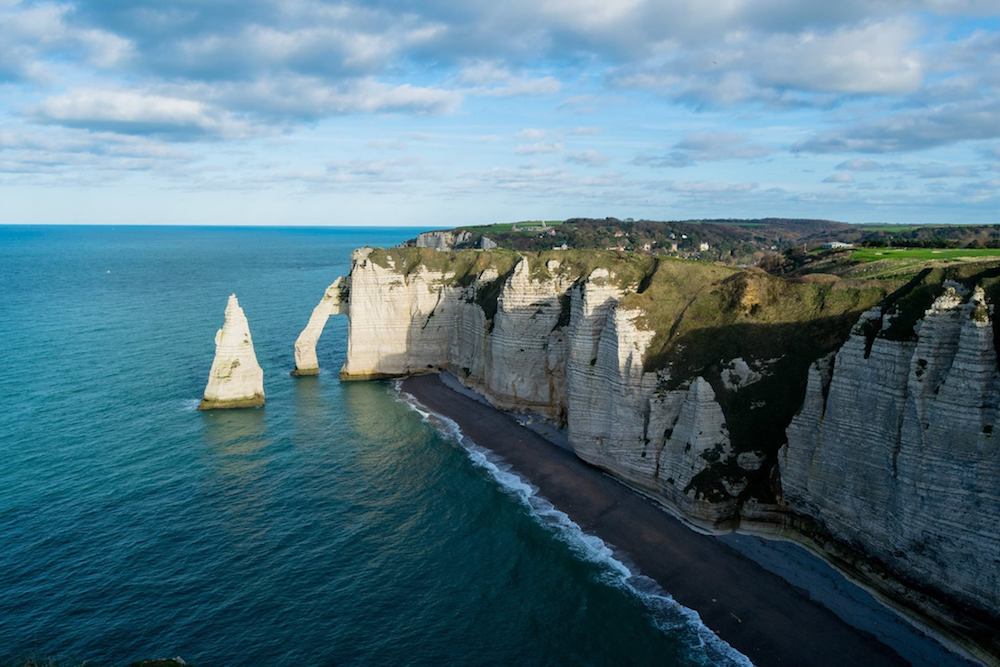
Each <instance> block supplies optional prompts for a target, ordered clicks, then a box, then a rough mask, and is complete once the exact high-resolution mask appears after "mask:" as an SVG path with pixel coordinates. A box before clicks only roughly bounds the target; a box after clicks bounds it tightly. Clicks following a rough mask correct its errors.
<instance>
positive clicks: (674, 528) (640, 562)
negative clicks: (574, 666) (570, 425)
mask: <svg viewBox="0 0 1000 667" xmlns="http://www.w3.org/2000/svg"><path fill="white" fill-rule="evenodd" d="M401 389H402V391H404V392H405V393H407V394H410V395H412V396H413V397H414V398H416V399H417V400H418V401H419V402H420V403H421V404H423V405H424V406H425V407H427V408H428V409H430V410H432V411H434V412H436V413H439V414H441V415H443V416H445V417H447V418H449V419H451V420H453V421H454V422H456V423H457V424H458V425H459V427H460V428H461V429H462V431H463V432H464V433H465V434H466V435H467V436H468V437H469V438H470V439H471V440H473V441H474V442H475V443H476V444H478V445H479V446H481V447H484V448H485V449H488V450H490V451H491V452H493V453H495V454H496V455H498V456H500V457H501V458H502V459H503V460H504V461H505V462H506V463H507V464H509V465H511V466H512V468H513V469H514V470H515V471H516V472H517V473H518V474H519V475H520V476H522V477H523V478H524V479H525V480H527V481H528V482H530V483H531V484H532V485H534V486H536V487H538V489H539V494H540V495H541V496H543V497H545V498H546V499H547V500H548V501H550V502H551V503H552V504H553V505H555V506H556V507H558V508H559V509H560V510H561V511H563V512H565V513H566V514H567V515H568V516H569V517H570V518H571V519H572V520H573V521H574V522H576V523H577V524H578V525H579V526H580V527H581V529H583V530H584V531H586V532H587V533H590V534H593V535H596V536H597V537H599V538H601V539H602V540H604V541H605V542H606V543H607V544H608V545H609V546H611V547H613V548H614V549H615V550H616V551H620V552H621V553H622V554H623V556H624V557H625V558H627V560H628V561H629V562H631V563H634V564H635V566H636V567H637V568H638V570H639V572H641V574H643V575H645V576H648V577H650V578H651V579H653V580H655V581H656V582H657V583H658V584H659V585H660V586H661V587H662V588H663V590H665V591H667V592H669V593H670V594H671V596H673V598H674V599H675V600H676V601H677V602H678V603H679V604H681V605H683V606H685V607H687V608H689V609H692V610H694V611H695V612H697V613H698V615H699V616H700V617H701V620H702V622H703V623H704V625H705V626H707V627H708V628H709V629H710V630H712V631H713V632H714V633H716V634H717V635H718V636H719V637H721V638H722V639H723V640H724V641H726V642H727V643H729V644H730V645H731V646H732V647H733V648H734V649H736V650H737V651H739V652H741V653H743V654H744V655H745V656H747V657H748V658H749V659H750V660H752V661H753V662H754V664H756V665H761V666H766V665H791V664H810V665H830V666H833V665H844V664H864V665H899V664H908V663H912V664H935V665H940V664H942V658H944V662H945V663H951V664H959V665H960V664H969V663H967V662H966V661H965V660H963V659H962V658H961V657H960V656H958V655H957V654H953V653H950V652H949V651H948V650H947V649H945V648H944V647H943V646H941V645H940V644H938V643H937V642H936V641H935V640H933V639H931V638H929V637H927V636H925V635H923V634H922V633H920V632H919V631H917V630H915V629H913V628H912V627H911V626H909V624H907V622H906V621H905V620H903V619H899V618H897V617H896V615H895V614H894V613H893V612H892V611H890V610H889V609H886V608H884V607H882V605H881V603H880V602H878V601H874V607H877V609H876V608H873V607H872V605H870V604H867V601H866V602H865V604H860V603H851V604H855V607H851V605H850V604H847V603H845V602H844V600H847V599H848V598H849V597H850V596H844V595H843V594H842V593H839V595H840V596H841V598H843V599H842V600H840V601H839V602H838V604H840V606H841V607H844V606H845V604H846V605H847V606H846V612H845V609H844V608H841V609H840V610H839V613H841V614H844V613H847V615H848V617H852V616H854V615H862V616H864V617H865V618H864V619H863V621H864V622H863V623H861V624H860V625H862V626H865V625H867V627H866V628H865V629H859V628H858V627H856V625H857V624H855V623H848V622H846V621H844V620H843V619H842V618H841V617H840V616H838V615H837V613H835V612H834V611H831V610H830V609H828V608H827V607H826V606H824V604H821V603H820V602H817V601H816V600H815V599H813V595H812V593H815V591H813V590H807V589H808V588H809V586H806V587H803V585H802V582H801V581H798V582H795V583H789V581H786V578H784V577H782V576H780V575H779V574H776V573H775V571H774V568H773V567H764V566H763V565H762V564H761V563H759V562H757V561H756V560H755V559H753V558H752V557H750V556H748V555H746V554H745V553H743V552H742V551H741V550H740V549H738V548H737V547H736V546H734V545H733V544H727V543H726V541H725V540H722V539H720V538H719V537H717V536H714V535H711V534H705V533H702V532H701V531H697V530H693V529H692V527H691V526H690V525H689V524H688V523H687V522H684V521H682V520H680V519H679V518H677V517H676V516H674V515H673V514H670V513H667V512H665V511H663V507H662V504H661V503H657V502H655V501H654V500H651V499H650V498H649V497H648V496H646V495H645V494H641V493H638V492H636V491H635V490H634V489H632V488H631V487H629V486H626V485H624V484H622V483H621V482H619V481H618V480H616V479H614V478H613V477H611V476H610V475H608V474H606V473H605V472H603V471H601V470H599V469H598V468H596V467H594V466H591V465H589V464H587V463H586V462H584V461H583V460H581V459H579V458H578V457H577V456H576V455H575V454H573V453H572V452H571V451H568V450H566V449H563V448H561V447H558V446H556V445H555V444H553V443H551V442H549V441H548V440H547V439H546V438H544V437H543V435H541V434H539V433H537V432H536V431H535V430H534V429H530V428H528V427H526V426H525V425H523V424H521V423H518V421H517V420H515V419H514V418H513V417H512V416H511V415H509V414H507V413H505V412H502V411H500V410H497V409H496V408H493V407H491V406H489V405H488V404H486V403H485V401H482V400H477V399H476V397H474V396H469V395H468V393H467V392H460V391H456V389H455V388H453V387H450V386H448V384H447V382H446V381H445V380H444V379H442V378H440V377H439V376H438V375H436V374H428V375H419V376H412V377H408V378H405V379H404V380H403V381H402V384H401ZM740 537H741V538H743V539H747V540H751V539H757V540H761V541H765V540H763V538H760V537H750V536H748V535H746V534H743V535H741V536H740ZM786 544H788V546H789V547H790V548H792V549H799V550H800V551H801V553H800V554H795V558H798V559H799V560H800V561H801V559H803V558H809V559H815V560H816V561H818V562H819V563H822V565H823V566H824V567H825V568H828V569H829V570H830V571H831V572H836V570H834V569H833V568H832V567H831V566H830V565H828V564H827V563H825V562H824V561H822V559H819V558H818V557H816V556H815V555H813V554H811V553H809V552H808V551H806V550H805V549H804V548H802V547H799V546H798V545H794V544H793V543H786ZM795 558H786V559H785V560H787V561H789V562H791V561H793V560H795ZM806 562H808V561H806ZM809 564H810V565H811V564H812V563H809ZM799 568H800V569H806V570H809V569H810V568H809V567H806V568H802V567H801V565H800V566H799ZM779 569H780V568H779ZM814 569H815V570H816V571H818V569H819V568H814ZM805 574H806V575H808V576H807V577H806V578H807V579H808V577H809V576H812V577H813V578H814V579H817V580H818V581H820V583H822V586H825V587H826V588H827V589H836V588H839V586H838V584H840V583H841V582H840V581H837V580H836V579H835V578H834V579H831V578H830V577H829V575H828V574H826V573H824V574H823V576H825V577H826V579H823V578H822V577H817V576H816V573H815V572H812V571H811V570H810V572H806V573H805ZM841 576H842V575H841ZM830 581H833V582H834V583H833V584H831V583H830ZM843 582H846V583H847V584H848V585H849V586H851V587H853V586H855V584H854V583H853V582H849V581H848V580H846V579H844V580H843ZM809 583H810V584H813V585H815V584H816V583H817V582H816V581H810V582H809ZM822 586H821V587H822ZM858 590H863V589H860V587H858ZM817 597H818V598H820V599H823V598H824V595H819V596H817ZM826 597H831V596H830V595H827V596H826ZM833 597H836V596H833ZM866 605H867V606H866ZM888 617H891V619H892V621H891V622H890V620H889V618H888ZM894 624H895V625H905V626H906V627H907V628H910V629H909V632H910V633H911V634H910V635H907V631H905V630H899V629H898V628H895V629H894V628H889V629H890V630H893V631H894V632H896V634H897V635H900V636H897V637H896V643H897V645H898V644H899V642H900V641H902V642H903V648H904V649H909V650H903V653H906V654H907V657H905V658H904V657H903V656H902V655H901V654H900V652H899V651H898V650H895V649H894V648H892V647H890V646H889V645H887V644H886V643H884V642H883V641H881V640H880V639H879V638H876V636H875V635H874V634H872V631H869V629H868V628H872V630H873V631H875V632H879V633H880V634H885V632H884V629H885V628H887V627H888V626H891V625H894ZM900 637H902V639H900ZM914 637H916V639H914ZM910 643H915V644H916V646H910V645H909V644H910ZM921 644H924V646H921ZM831 646H836V647H837V651H836V652H835V655H833V653H834V652H832V651H830V647H831ZM949 658H950V660H949Z"/></svg>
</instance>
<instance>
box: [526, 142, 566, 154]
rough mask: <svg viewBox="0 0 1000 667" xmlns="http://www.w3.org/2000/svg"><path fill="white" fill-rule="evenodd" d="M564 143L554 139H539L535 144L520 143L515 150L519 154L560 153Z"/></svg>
mask: <svg viewBox="0 0 1000 667" xmlns="http://www.w3.org/2000/svg"><path fill="white" fill-rule="evenodd" d="M562 149H563V145H562V144H561V143H558V142H554V141H539V142H535V143H533V144H519V145H517V146H515V147H514V152H515V153H517V154H518V155H542V154H546V153H559V152H561V151H562Z"/></svg>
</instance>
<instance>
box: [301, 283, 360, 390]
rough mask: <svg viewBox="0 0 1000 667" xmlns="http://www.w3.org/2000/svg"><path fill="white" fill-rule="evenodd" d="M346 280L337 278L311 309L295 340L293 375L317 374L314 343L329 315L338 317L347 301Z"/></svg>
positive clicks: (317, 364)
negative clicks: (307, 319) (303, 326)
mask: <svg viewBox="0 0 1000 667" xmlns="http://www.w3.org/2000/svg"><path fill="white" fill-rule="evenodd" d="M348 285H349V283H348V279H347V278H337V279H336V280H335V281H333V284H332V285H330V286H329V287H327V288H326V291H325V292H324V293H323V298H322V299H320V301H319V303H318V304H317V305H316V307H315V308H313V311H312V315H310V316H309V322H308V323H307V324H306V326H305V328H304V329H303V330H302V333H300V334H299V337H298V338H296V339H295V370H294V371H292V374H293V375H316V374H317V373H319V360H318V359H317V358H316V342H317V341H318V340H319V337H320V335H322V333H323V327H325V326H326V321H327V319H329V317H330V315H338V314H340V313H341V312H342V311H341V305H342V304H344V303H345V302H346V301H347V297H348V294H349V291H348V290H349V287H348Z"/></svg>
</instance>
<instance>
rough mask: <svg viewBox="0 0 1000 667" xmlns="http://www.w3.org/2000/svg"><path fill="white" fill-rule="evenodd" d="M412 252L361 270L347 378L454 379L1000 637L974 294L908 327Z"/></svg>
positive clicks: (984, 327) (751, 295)
mask: <svg viewBox="0 0 1000 667" xmlns="http://www.w3.org/2000/svg"><path fill="white" fill-rule="evenodd" d="M416 250H417V249H414V248H406V249H397V250H393V251H379V250H372V249H362V250H359V251H356V252H355V254H354V257H353V263H352V269H351V274H350V276H349V280H350V295H349V298H347V299H346V303H344V302H343V300H342V301H341V305H340V306H339V311H340V312H345V313H346V314H347V315H348V316H349V319H350V327H349V333H348V351H347V359H346V361H345V363H344V366H343V368H342V370H341V377H343V378H345V379H359V378H371V377H393V376H400V375H407V374H414V373H424V372H435V371H438V370H447V371H450V372H451V373H453V374H454V375H455V376H456V377H457V378H458V379H459V380H460V381H461V382H463V383H464V384H465V385H466V386H468V387H470V388H472V389H475V390H476V391H478V392H479V393H481V394H482V395H483V396H484V397H485V398H486V399H487V400H489V401H490V402H491V403H493V404H494V405H495V406H497V407H500V408H503V409H506V410H513V411H527V412H531V413H534V414H538V415H542V416H544V417H546V418H547V419H549V420H550V421H551V422H553V423H555V424H556V425H559V426H563V427H565V429H566V434H567V437H568V441H569V443H570V445H571V446H572V448H573V450H574V451H575V452H576V454H577V455H578V456H580V457H581V458H583V459H584V460H586V461H588V462H590V463H593V464H594V465H597V466H600V467H601V468H604V469H606V470H607V471H609V472H610V473H611V474H613V475H615V476H616V477H618V478H619V479H622V480H623V481H626V482H627V483H629V484H631V485H633V486H634V487H637V488H639V489H641V490H643V491H645V492H647V493H649V494H650V495H651V496H653V497H654V498H656V499H658V500H660V501H661V502H662V503H664V504H665V505H666V506H667V507H668V508H670V509H672V510H673V511H674V512H675V513H677V514H679V515H680V516H682V517H684V518H685V519H687V520H689V521H691V522H692V523H695V524H697V525H699V526H700V527H703V528H707V529H727V528H735V527H740V526H743V527H750V526H756V527H758V528H759V529H760V530H762V531H765V532H768V533H779V534H782V535H783V536H785V537H790V538H793V539H799V540H800V541H802V542H804V543H807V544H809V545H810V546H812V547H813V548H816V549H817V550H820V551H823V552H824V553H827V555H828V556H830V558H831V561H832V562H836V563H839V564H840V565H844V563H847V562H849V561H850V560H851V559H855V561H856V562H862V561H863V562H867V563H872V564H878V566H877V567H874V566H873V567H872V568H868V569H865V568H854V569H852V570H851V572H852V574H855V575H858V576H862V577H863V578H865V581H866V583H868V584H869V585H871V586H872V587H873V588H874V589H876V590H878V591H879V592H880V593H881V594H883V595H884V596H886V599H891V600H894V601H895V602H899V603H900V605H901V606H904V607H906V608H907V609H910V610H917V611H918V612H920V613H922V614H923V613H925V612H927V613H930V612H929V611H928V610H930V609H932V608H933V609H936V610H940V609H943V608H944V609H952V610H954V609H962V610H966V611H968V610H971V611H970V612H969V613H971V614H973V615H975V616H976V617H977V618H980V619H986V621H985V627H988V626H989V624H990V623H991V622H992V620H995V619H997V609H1000V595H998V574H997V573H998V572H1000V533H998V531H997V530H996V526H997V525H998V522H1000V490H998V483H997V481H996V480H998V479H1000V468H998V456H1000V455H998V448H997V447H996V445H995V443H994V442H993V439H992V438H993V432H994V431H995V430H996V428H997V427H998V426H1000V424H998V420H1000V410H998V403H1000V374H998V372H997V367H998V366H997V357H996V351H995V347H994V332H993V320H994V318H993V315H992V311H991V306H989V305H988V303H987V297H986V294H985V293H984V291H983V290H982V289H979V288H977V289H974V290H973V289H971V287H969V288H967V287H963V284H968V285H971V284H972V283H970V282H969V281H968V280H966V281H965V283H962V284H959V283H946V284H945V289H944V290H943V293H940V294H939V296H938V298H937V299H936V300H934V301H933V303H932V304H931V305H930V308H926V305H924V306H921V308H920V309H919V310H917V311H913V309H912V308H910V310H908V311H906V312H903V311H904V310H905V309H903V308H901V307H899V304H898V303H897V304H895V305H893V303H895V302H892V301H891V299H886V297H887V291H885V290H884V289H882V288H878V287H873V286H872V284H871V283H870V282H866V283H863V284H861V285H839V284H835V283H836V281H834V283H830V282H826V283H823V284H820V283H818V282H812V283H811V282H809V281H797V282H796V281H787V282H786V281H782V280H780V279H777V278H774V277H771V276H767V275H766V274H763V273H762V272H754V271H745V272H736V271H732V270H730V269H724V268H719V267H713V266H712V265H709V264H706V263H697V264H694V263H681V262H672V263H668V262H669V260H667V261H665V262H662V263H660V264H659V265H656V266H654V267H653V268H650V267H649V266H646V267H645V268H644V271H645V273H644V274H640V273H636V272H635V271H633V270H632V269H634V268H635V267H634V266H633V265H629V264H628V261H627V259H622V256H619V255H614V254H608V255H607V256H603V255H602V256H601V260H602V261H606V262H607V264H606V265H603V266H602V265H599V264H598V265H596V266H595V264H594V263H593V262H591V263H587V262H586V261H581V259H580V258H579V257H576V258H575V259H573V257H574V256H573V255H572V254H570V253H552V254H549V255H547V256H546V255H544V254H543V255H527V256H524V257H520V258H517V257H516V256H513V255H512V253H509V252H508V251H497V253H496V254H490V253H476V252H475V251H471V250H469V251H461V252H452V253H436V252H425V253H422V254H421V253H420V252H417V253H412V252H410V253H407V252H404V251H416ZM505 252H506V253H507V254H506V255H505V254H502V253H505ZM462 253H468V254H462ZM563 257H564V258H565V259H562V258H563ZM505 258H506V259H505ZM630 266H631V268H630ZM939 280H940V279H939ZM657 281H659V282H657ZM973 282H974V281H973ZM936 285H937V287H935V289H939V288H940V287H941V285H940V283H937V284H936ZM906 289H909V287H907V288H906ZM904 291H906V290H903V289H901V290H899V292H900V293H902V292H904ZM896 296H898V295H894V296H893V298H896ZM883 299H886V300H885V301H884V302H883ZM879 302H883V303H884V306H883V307H876V308H871V306H872V305H873V304H876V303H879ZM866 309H867V310H866ZM924 309H926V312H925V313H923V317H922V319H921V318H920V317H919V313H920V312H923V310H924ZM914 312H916V315H914V314H913V313H914ZM859 315H860V318H859ZM911 319H914V320H920V321H918V322H917V324H916V325H915V327H913V333H912V335H910V333H909V328H908V327H909V325H910V324H912V322H911V321H910V320H911ZM904 320H905V322H904ZM853 322H856V324H855V325H854V327H853V330H852V329H851V324H852V323H853ZM317 335H318V333H317ZM664 341H667V343H665V342H664ZM651 360H655V363H651ZM786 427H787V428H786ZM786 438H787V445H786ZM765 524H766V525H765ZM847 569H848V568H846V566H845V571H846V570H847ZM859 572H860V574H858V573H859ZM869 575H871V576H869ZM935 613H937V612H935ZM962 613H963V614H964V613H965V611H963V612H962ZM935 618H938V619H939V620H940V619H941V618H943V617H942V615H941V614H937V616H935ZM991 619H992V620H991ZM946 625H947V624H946ZM958 625H961V624H958ZM958 625H955V624H951V625H948V628H947V631H948V632H951V631H955V632H957V633H958V635H961V633H962V632H963V631H964V630H963V629H962V628H961V627H959V628H958V630H955V628H956V627H958ZM980 627H984V626H983V625H981V626H980ZM975 641H977V642H980V644H981V643H982V642H981V637H980V639H977V640H975ZM988 650H992V649H988Z"/></svg>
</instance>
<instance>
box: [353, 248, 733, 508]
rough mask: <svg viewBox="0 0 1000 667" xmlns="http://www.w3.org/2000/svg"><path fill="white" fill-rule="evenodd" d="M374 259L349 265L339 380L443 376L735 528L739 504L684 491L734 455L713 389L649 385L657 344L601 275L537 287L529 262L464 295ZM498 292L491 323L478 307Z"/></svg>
mask: <svg viewBox="0 0 1000 667" xmlns="http://www.w3.org/2000/svg"><path fill="white" fill-rule="evenodd" d="M369 252H370V251H368V250H361V251H357V252H356V254H355V256H354V263H353V266H352V270H351V276H350V281H351V288H350V299H349V302H348V304H347V307H346V312H347V313H348V315H349V317H350V320H351V326H350V330H349V334H348V355H347V361H346V363H345V364H344V367H343V370H342V371H341V376H342V377H344V378H348V379H350V378H370V377H386V376H395V375H404V374H408V373H419V372H427V371H429V370H436V369H447V370H449V371H451V372H452V373H454V374H455V376H456V377H458V378H459V379H460V380H461V381H462V382H463V383H465V384H466V385H468V386H470V387H472V388H474V389H476V390H477V391H479V392H480V393H482V394H483V395H484V396H486V397H487V399H488V400H490V401H491V402H492V403H493V404H494V405H496V406H497V407H500V408H503V409H507V410H515V411H531V412H534V413H538V414H541V415H544V416H545V417H547V418H549V419H551V420H552V421H554V422H556V423H557V424H564V425H566V426H567V427H568V435H569V440H570V442H571V443H572V445H573V447H574V449H575V451H576V453H577V454H578V455H579V456H580V457H581V458H583V459H585V460H587V461H589V462H591V463H594V464H596V465H599V466H602V467H604V468H607V469H608V470H610V471H612V472H614V473H616V474H619V475H620V476H622V477H624V478H626V479H628V480H629V481H631V482H633V483H635V484H637V485H640V486H643V487H644V488H646V489H648V490H649V491H652V492H655V493H660V494H663V495H665V496H666V497H668V498H669V499H670V500H671V501H672V502H674V503H676V504H679V505H681V506H684V507H685V508H686V510H687V511H689V512H690V513H691V514H692V516H694V517H696V518H698V519H702V520H705V521H708V522H716V521H718V520H720V519H721V518H724V517H726V516H729V515H731V514H732V512H733V508H734V505H733V504H732V503H729V504H726V503H722V504H719V503H715V504H713V503H710V502H705V501H703V500H702V499H698V498H696V494H695V492H694V491H693V490H692V489H691V488H690V485H689V482H690V480H691V478H692V477H694V476H695V475H697V474H698V473H699V472H701V471H702V470H704V469H705V468H706V467H707V466H708V465H709V464H710V463H711V461H713V460H718V458H719V456H723V455H725V456H728V455H729V454H730V452H729V450H728V445H729V442H728V435H727V433H726V431H725V425H724V424H725V420H724V418H723V416H722V410H721V408H720V407H719V405H718V403H717V402H715V394H714V392H713V391H712V388H711V387H710V386H709V385H708V383H707V382H705V381H704V380H703V379H701V378H698V379H697V380H696V381H695V382H693V383H692V384H691V387H690V388H687V387H685V388H682V389H679V390H675V391H672V392H667V394H665V395H664V394H663V392H658V391H657V387H658V384H659V381H660V378H659V377H658V375H657V374H656V373H644V372H643V355H644V353H645V351H646V348H647V346H648V345H649V342H650V340H651V339H652V336H653V332H651V331H648V330H644V329H641V328H640V327H638V326H637V325H636V319H637V317H638V316H639V315H640V313H639V312H638V311H629V310H627V309H622V308H619V307H618V302H619V300H620V298H621V296H622V294H623V288H622V287H621V286H619V285H618V284H617V282H616V281H615V280H614V279H613V278H614V277H613V276H612V275H611V274H610V273H609V272H608V271H607V270H605V269H596V270H594V271H593V272H591V273H590V274H589V275H586V276H573V275H567V274H564V273H562V272H560V271H559V268H560V267H559V263H558V262H557V261H554V260H550V262H549V264H548V265H546V267H545V268H546V271H538V272H535V275H533V271H532V267H531V265H530V263H529V261H528V259H526V258H522V259H520V260H519V261H518V262H517V264H516V265H515V266H514V268H513V270H512V271H511V272H510V274H509V275H507V276H506V277H501V276H499V275H498V274H497V272H496V271H495V270H493V269H486V270H485V271H483V273H482V274H481V275H479V276H478V277H477V278H476V279H475V280H474V281H473V282H472V283H470V284H469V285H467V286H465V287H460V286H457V285H455V284H454V280H453V278H454V276H452V275H449V274H446V273H440V272H435V271H428V270H426V269H425V268H423V267H418V268H417V269H416V270H414V271H411V272H410V273H409V274H408V275H403V274H402V273H401V272H400V271H398V270H397V269H396V267H395V266H393V265H391V264H390V266H388V267H385V266H380V265H379V264H376V263H375V262H372V261H370V260H369V258H368V255H369ZM498 280H501V281H503V282H502V285H500V287H499V289H498V297H497V300H496V309H495V312H494V313H492V318H491V319H487V316H486V312H485V311H484V309H483V308H482V307H481V306H480V305H479V304H478V303H476V299H477V294H479V293H480V291H481V290H482V289H484V287H487V286H489V285H492V284H495V281H498ZM633 287H634V286H633ZM567 309H568V312H567ZM685 406H687V408H686V409H685ZM711 406H714V409H712V408H711ZM682 413H683V416H684V419H683V420H682V421H681V422H680V427H679V428H677V429H676V436H674V437H673V439H671V437H670V433H669V431H671V430H673V429H674V428H675V427H677V426H678V420H679V419H681V417H682ZM709 450H712V451H713V453H712V454H710V455H707V456H706V454H707V452H708V451H709ZM716 450H718V451H716ZM664 452H666V453H665V454H664ZM675 456H676V458H677V460H676V461H675V460H674V458H673V457H675Z"/></svg>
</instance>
